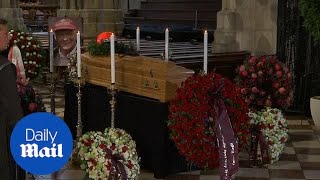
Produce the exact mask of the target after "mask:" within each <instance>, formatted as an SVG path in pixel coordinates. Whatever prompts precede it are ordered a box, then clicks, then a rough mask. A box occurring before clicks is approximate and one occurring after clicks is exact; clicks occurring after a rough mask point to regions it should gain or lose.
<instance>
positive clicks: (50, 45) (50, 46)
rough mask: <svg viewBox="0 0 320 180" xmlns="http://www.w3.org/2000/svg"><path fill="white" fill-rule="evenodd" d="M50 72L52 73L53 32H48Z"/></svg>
mask: <svg viewBox="0 0 320 180" xmlns="http://www.w3.org/2000/svg"><path fill="white" fill-rule="evenodd" d="M49 51H50V52H49V53H50V72H51V73H52V72H53V31H52V29H51V30H50V32H49Z"/></svg>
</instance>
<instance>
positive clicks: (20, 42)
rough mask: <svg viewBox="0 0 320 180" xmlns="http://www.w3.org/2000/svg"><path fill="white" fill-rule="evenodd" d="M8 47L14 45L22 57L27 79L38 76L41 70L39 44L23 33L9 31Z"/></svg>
mask: <svg viewBox="0 0 320 180" xmlns="http://www.w3.org/2000/svg"><path fill="white" fill-rule="evenodd" d="M9 33H10V36H11V37H12V38H11V40H10V47H12V46H13V45H14V44H16V45H17V46H18V47H19V49H20V51H21V55H22V60H23V64H24V68H25V71H26V77H27V79H33V78H35V77H37V76H38V74H39V71H40V68H41V60H42V58H43V57H42V55H41V54H40V53H41V48H40V47H41V46H40V42H39V41H37V40H36V39H35V38H33V37H32V36H30V35H29V34H27V33H25V32H23V31H19V30H18V31H15V30H11V31H10V32H9Z"/></svg>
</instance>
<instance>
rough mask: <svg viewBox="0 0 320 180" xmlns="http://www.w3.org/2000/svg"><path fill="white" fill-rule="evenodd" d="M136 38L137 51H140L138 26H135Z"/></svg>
mask: <svg viewBox="0 0 320 180" xmlns="http://www.w3.org/2000/svg"><path fill="white" fill-rule="evenodd" d="M136 39H137V51H138V52H139V51H140V28H139V27H137V30H136Z"/></svg>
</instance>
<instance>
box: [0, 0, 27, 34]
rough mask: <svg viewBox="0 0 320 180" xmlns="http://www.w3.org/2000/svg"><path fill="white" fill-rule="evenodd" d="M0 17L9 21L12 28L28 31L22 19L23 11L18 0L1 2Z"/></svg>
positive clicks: (3, 0) (2, 0)
mask: <svg viewBox="0 0 320 180" xmlns="http://www.w3.org/2000/svg"><path fill="white" fill-rule="evenodd" d="M0 17H1V18H4V19H6V20H8V22H9V26H10V27H11V28H14V29H21V30H25V29H26V26H25V25H24V21H23V18H22V9H21V8H19V7H18V0H1V2H0Z"/></svg>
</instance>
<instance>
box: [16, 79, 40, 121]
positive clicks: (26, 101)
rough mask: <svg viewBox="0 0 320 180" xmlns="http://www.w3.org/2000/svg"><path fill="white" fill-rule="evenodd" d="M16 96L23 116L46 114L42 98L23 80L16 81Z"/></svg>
mask: <svg viewBox="0 0 320 180" xmlns="http://www.w3.org/2000/svg"><path fill="white" fill-rule="evenodd" d="M17 89H18V94H19V97H20V99H21V106H22V109H23V114H24V116H27V115H29V114H31V113H35V112H46V108H45V106H44V104H43V102H42V97H41V96H40V95H39V94H38V93H37V92H36V91H35V90H34V89H33V88H32V86H31V85H30V84H29V83H28V81H25V80H17Z"/></svg>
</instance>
